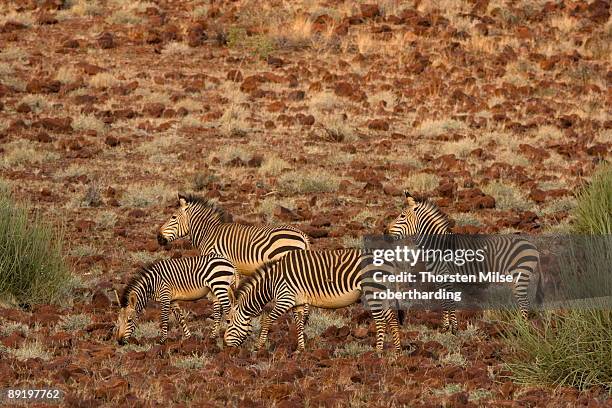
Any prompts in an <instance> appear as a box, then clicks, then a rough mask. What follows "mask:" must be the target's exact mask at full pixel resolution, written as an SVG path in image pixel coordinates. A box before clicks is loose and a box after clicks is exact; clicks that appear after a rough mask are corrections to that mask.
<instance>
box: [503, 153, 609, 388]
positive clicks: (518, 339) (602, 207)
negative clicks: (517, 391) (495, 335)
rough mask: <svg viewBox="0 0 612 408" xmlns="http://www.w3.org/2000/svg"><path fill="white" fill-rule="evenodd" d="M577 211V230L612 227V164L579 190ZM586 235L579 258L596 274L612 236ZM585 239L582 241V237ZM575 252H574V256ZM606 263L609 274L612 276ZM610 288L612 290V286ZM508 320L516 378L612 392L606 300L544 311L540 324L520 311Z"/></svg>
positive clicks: (603, 231)
mask: <svg viewBox="0 0 612 408" xmlns="http://www.w3.org/2000/svg"><path fill="white" fill-rule="evenodd" d="M573 215H574V218H575V223H574V225H573V231H572V232H574V233H578V234H582V233H590V234H601V235H603V234H610V233H611V232H612V228H611V226H612V221H611V220H612V166H610V165H604V167H602V168H601V169H600V170H599V171H598V172H597V173H596V174H595V176H594V177H593V180H592V182H591V184H590V185H589V186H588V187H586V188H585V189H583V190H582V191H581V192H580V193H579V194H578V203H577V207H576V208H575V209H574V212H573ZM582 238H584V239H587V238H588V240H587V245H586V247H583V248H582V251H583V253H582V254H580V253H578V254H577V255H578V256H577V257H576V259H583V261H584V259H589V260H590V261H589V262H590V264H591V266H590V269H589V270H590V272H595V274H594V276H595V279H596V278H597V276H598V275H602V273H601V271H600V269H601V268H602V267H604V268H605V266H603V265H600V264H601V261H604V263H605V261H606V257H607V255H606V254H609V253H610V252H609V250H610V249H609V243H610V240H609V239H606V237H600V238H597V237H592V238H589V237H582ZM576 239H577V237H570V241H571V242H574V241H576ZM584 239H582V240H579V241H580V242H582V241H584ZM602 245H603V246H602ZM566 252H567V251H566ZM569 252H572V253H573V251H569ZM572 253H569V255H570V256H573V255H572ZM579 255H586V256H587V258H585V257H584V256H583V257H582V258H581V257H579ZM593 257H596V259H593ZM566 261H567V260H566V259H563V260H562V262H563V264H566V263H567V264H568V265H570V266H571V265H574V266H576V267H577V266H578V264H577V263H574V264H572V262H566ZM593 261H598V262H593ZM607 268H609V261H608V262H607ZM607 268H606V271H607V273H606V275H607V276H608V279H607V282H609V269H607ZM591 279H593V278H592V277H591ZM564 283H565V284H566V286H567V285H569V286H573V285H574V284H575V282H574V283H572V282H569V283H567V282H564ZM602 284H604V285H609V284H606V283H602ZM583 286H587V289H588V285H583ZM591 286H593V285H591ZM608 288H609V286H608ZM591 293H592V292H591ZM607 293H608V294H609V291H608V292H607ZM570 295H571V293H570ZM504 320H505V323H506V324H505V326H506V330H505V331H504V337H505V340H506V341H507V342H508V344H509V345H510V346H511V347H512V348H513V349H514V350H515V351H516V355H515V356H513V357H512V358H511V359H510V360H509V361H508V366H509V368H510V369H511V370H512V375H513V378H514V379H515V380H516V381H518V382H520V383H528V384H539V383H549V384H554V385H560V386H573V387H576V388H578V389H580V390H585V389H588V388H591V387H596V386H600V387H603V388H604V389H605V390H606V391H607V392H608V394H612V365H611V364H610V361H612V347H610V339H612V311H611V310H610V309H606V308H602V307H601V306H600V307H599V308H596V307H593V306H591V307H590V308H589V307H588V305H587V306H586V307H581V308H575V309H569V310H561V311H546V312H544V313H543V316H542V328H541V329H537V328H535V327H533V325H532V324H531V323H529V322H525V321H523V320H522V319H520V318H518V317H516V316H515V315H513V317H512V318H509V317H508V316H506V317H505V318H504Z"/></svg>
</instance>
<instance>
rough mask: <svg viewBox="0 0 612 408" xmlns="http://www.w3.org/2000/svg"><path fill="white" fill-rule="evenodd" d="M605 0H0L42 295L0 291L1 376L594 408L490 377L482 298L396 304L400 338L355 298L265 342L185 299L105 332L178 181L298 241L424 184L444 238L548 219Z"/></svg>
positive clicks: (85, 385) (11, 161) (353, 233)
mask: <svg viewBox="0 0 612 408" xmlns="http://www.w3.org/2000/svg"><path fill="white" fill-rule="evenodd" d="M611 44H612V23H611V22H610V4H609V2H607V1H603V0H595V1H593V2H587V1H561V2H559V1H541V0H533V1H527V0H518V1H502V0H490V1H488V0H475V1H472V0H438V1H419V0H414V1H405V2H404V1H393V0H382V1H379V2H377V3H369V4H368V3H364V2H357V1H333V0H330V1H316V0H313V1H294V2H292V1H280V0H278V1H271V0H262V1H244V0H238V1H170V0H159V1H120V0H108V1H105V0H91V1H88V0H16V1H11V2H2V4H1V5H0V179H1V180H2V182H3V183H4V184H6V185H7V186H8V188H9V189H10V190H12V192H13V195H14V197H15V198H16V199H17V200H18V201H19V202H20V203H24V204H27V205H29V206H30V207H31V210H32V212H34V210H36V211H37V212H38V214H39V215H40V216H41V217H42V219H44V220H45V221H47V222H49V223H52V224H53V225H55V226H56V227H57V228H58V229H59V230H61V231H62V233H63V236H64V245H63V253H64V255H65V256H66V259H67V261H68V263H69V265H70V269H71V271H72V273H73V274H74V275H75V280H74V282H73V286H74V289H73V290H72V291H71V296H69V297H67V298H65V299H63V300H62V301H61V302H59V304H52V305H47V304H43V305H35V306H32V307H30V308H19V307H18V306H17V305H15V304H12V303H11V302H10V299H8V300H7V301H6V302H5V303H3V305H2V308H0V356H1V357H0V388H6V387H12V386H19V387H21V388H24V387H26V388H27V387H29V388H35V387H41V386H46V387H47V388H60V389H62V390H63V391H64V392H65V393H66V395H65V397H64V404H66V405H67V406H88V407H89V406H117V404H123V405H126V406H158V405H159V406H168V405H183V406H187V405H194V406H211V407H212V406H224V405H228V406H240V407H249V406H253V407H269V406H276V407H294V406H295V407H298V406H310V407H314V406H342V407H344V406H347V407H348V406H351V407H359V406H364V407H365V406H381V407H382V406H394V407H400V406H414V407H417V406H418V407H421V406H422V407H429V406H431V407H437V406H447V407H460V406H508V407H510V406H517V407H518V406H521V407H522V406H533V407H535V406H563V407H573V406H589V407H597V406H602V407H603V406H610V400H609V399H607V400H606V395H608V394H605V393H604V392H603V391H602V390H601V389H599V388H595V389H591V390H588V391H585V392H578V391H577V390H575V389H573V388H564V387H560V388H555V387H551V386H549V385H544V384H542V385H522V384H519V383H515V382H513V381H511V380H510V379H509V377H508V375H509V371H508V370H507V368H506V366H505V365H504V362H505V359H506V357H507V356H508V355H510V354H511V353H512V350H509V349H508V348H507V347H506V346H505V344H504V342H503V341H502V339H501V337H500V326H499V325H498V324H497V323H496V321H495V314H494V313H484V314H482V313H478V314H476V313H463V314H462V315H461V319H460V328H461V331H460V334H459V335H457V336H453V335H450V334H446V333H440V321H441V320H440V313H435V312H424V311H415V312H411V313H409V314H408V322H407V323H405V325H404V326H403V327H402V342H403V345H404V349H405V351H404V354H403V355H401V356H399V357H392V353H391V350H389V353H388V354H384V355H382V356H378V355H376V353H375V352H374V351H373V345H374V343H375V336H374V334H375V328H374V323H373V320H372V319H371V317H370V316H369V314H368V313H366V312H365V311H364V310H363V308H361V307H360V306H354V307H350V308H347V309H343V310H340V311H329V312H321V311H318V312H315V313H314V315H313V317H312V319H311V322H310V323H309V326H308V329H307V332H306V333H307V335H308V340H307V351H306V352H305V353H304V354H302V355H294V354H293V350H294V349H295V346H296V334H295V329H294V326H293V324H292V323H291V320H290V319H289V318H288V317H287V318H283V319H281V321H280V322H278V324H276V325H274V327H273V328H272V330H271V334H270V341H269V346H268V351H260V352H258V353H253V352H252V351H251V347H252V343H251V342H250V343H249V344H247V346H246V347H244V348H242V349H239V350H230V349H227V348H223V347H222V342H221V341H220V340H217V339H215V340H210V339H208V333H209V330H210V326H211V320H210V317H211V315H212V307H211V304H210V302H207V301H200V302H197V303H185V305H184V307H185V309H187V310H189V311H190V314H189V317H188V321H189V324H190V326H191V328H192V331H193V332H195V336H194V337H193V338H191V339H189V340H186V341H182V340H181V337H180V332H179V331H178V327H177V326H176V325H174V324H173V325H172V327H171V332H170V340H169V341H168V342H167V343H166V344H165V345H158V344H157V343H156V340H157V339H158V338H159V337H158V336H159V330H158V327H159V320H158V319H159V317H158V316H159V309H157V308H156V307H151V308H149V309H148V311H147V313H146V315H145V316H144V318H143V319H142V320H141V322H140V325H139V329H138V332H137V335H136V338H135V339H132V340H130V344H128V345H127V346H124V347H119V346H117V344H116V343H115V342H114V341H113V339H112V329H113V327H114V323H115V320H116V315H117V310H118V307H117V302H116V301H115V295H114V292H113V290H115V289H116V290H118V291H119V293H121V290H122V288H123V286H124V284H125V283H126V282H127V280H128V279H129V276H130V275H131V274H132V273H133V272H134V271H136V270H137V268H138V266H139V265H142V264H144V263H147V262H150V261H153V260H155V259H159V258H162V257H169V256H174V257H180V256H189V255H193V254H195V253H197V252H196V251H194V250H193V249H191V247H190V243H189V241H188V240H184V241H176V242H174V243H172V244H171V245H170V246H169V247H166V248H162V247H160V246H159V245H158V243H157V241H156V232H157V229H158V228H159V226H160V225H161V224H162V223H163V222H165V221H166V220H167V218H168V217H169V216H170V214H171V213H172V211H173V209H174V208H176V206H177V192H178V191H186V192H193V193H196V194H200V195H202V196H204V197H208V198H211V199H214V200H216V202H218V204H219V205H220V206H221V207H223V208H224V209H225V210H226V211H227V212H228V213H230V214H232V215H233V218H234V220H235V221H240V222H246V223H254V224H266V223H290V224H292V225H295V226H297V227H298V228H300V229H302V230H303V231H304V232H306V233H307V234H309V235H310V237H311V238H312V243H313V247H314V248H316V249H329V248H340V247H356V246H359V245H361V238H362V237H363V236H364V235H366V234H380V233H382V232H383V230H384V228H385V226H386V225H387V223H388V222H389V221H391V220H392V219H393V218H394V217H395V216H396V215H397V214H398V213H399V211H400V210H401V209H402V207H403V195H402V191H403V189H408V190H409V191H411V192H412V193H414V194H415V195H419V196H422V197H427V198H430V199H431V200H432V201H434V202H435V203H437V204H438V205H439V206H440V207H441V208H442V209H443V211H445V212H446V213H447V214H448V215H449V216H450V217H451V218H452V219H453V220H454V227H453V230H454V231H455V232H463V233H512V232H524V233H533V234H541V233H543V232H546V231H554V232H564V231H567V230H568V228H569V226H570V224H571V221H572V220H571V217H570V216H569V214H570V213H571V210H572V209H573V208H574V206H575V205H576V199H575V197H574V193H575V192H576V191H577V189H578V188H580V187H581V186H583V185H584V184H585V183H587V182H588V181H589V180H590V177H591V176H592V174H593V171H594V169H595V168H596V166H597V165H599V164H600V163H602V162H605V161H609V160H610V152H611V150H612V119H611V115H610V113H611V102H612V93H611V92H610V89H612V88H611V87H610V82H611V81H612V68H611V62H612V61H611V59H610V56H611V55H612V53H611V51H612V50H611Z"/></svg>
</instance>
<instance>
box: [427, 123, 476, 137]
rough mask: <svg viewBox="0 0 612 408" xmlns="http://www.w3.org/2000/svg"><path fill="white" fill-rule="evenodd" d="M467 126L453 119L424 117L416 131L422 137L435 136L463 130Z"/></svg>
mask: <svg viewBox="0 0 612 408" xmlns="http://www.w3.org/2000/svg"><path fill="white" fill-rule="evenodd" d="M466 128H467V126H466V125H465V123H463V122H459V121H457V120H454V119H436V120H431V119H426V120H424V121H423V122H421V124H420V125H419V126H418V127H417V129H416V131H417V132H418V133H419V134H421V135H422V136H423V137H429V138H431V137H437V136H440V135H443V134H446V133H454V132H460V131H462V130H465V129H466Z"/></svg>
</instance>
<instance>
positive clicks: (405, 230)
mask: <svg viewBox="0 0 612 408" xmlns="http://www.w3.org/2000/svg"><path fill="white" fill-rule="evenodd" d="M404 194H405V196H406V205H407V208H406V209H405V210H404V211H403V212H402V213H401V214H400V215H399V216H398V217H397V219H396V220H395V221H394V222H393V223H392V224H391V225H389V227H388V233H389V234H390V235H393V236H396V237H410V236H412V237H414V238H415V241H416V245H417V247H419V248H420V249H425V250H428V249H429V250H431V249H434V250H436V249H446V248H449V246H450V247H452V248H455V249H456V248H461V249H484V261H483V262H468V263H466V264H464V265H462V266H457V265H455V264H454V263H453V262H435V261H433V262H427V264H426V268H427V270H428V271H429V272H432V273H434V274H457V273H461V274H478V273H479V272H481V271H495V272H500V273H502V274H510V275H512V278H513V279H512V281H513V293H514V297H515V299H516V301H517V303H518V305H519V308H520V310H521V314H522V315H523V317H524V318H527V316H528V311H529V309H530V302H529V299H528V288H529V283H530V281H531V280H532V278H533V277H534V276H535V275H536V274H537V272H538V271H539V269H538V268H539V263H540V253H539V251H538V249H537V248H536V246H535V245H534V244H532V243H531V242H529V241H527V240H525V239H524V238H521V237H513V236H509V235H499V236H486V237H466V236H461V235H455V236H452V237H450V236H449V234H451V231H450V223H449V220H448V218H447V216H446V214H444V213H443V212H442V211H441V210H440V209H439V208H438V207H437V206H436V205H435V204H433V203H431V202H429V201H416V200H415V199H414V198H413V197H412V196H411V195H410V193H409V192H407V191H405V192H404ZM438 261H439V260H438ZM441 286H442V287H443V288H445V289H447V290H451V289H452V284H448V285H445V284H442V285H441ZM540 289H541V288H540V282H539V280H538V291H539V290H540ZM450 302H451V301H446V302H443V304H442V307H443V309H444V322H443V327H444V329H449V328H450V330H451V331H453V332H456V330H457V318H456V315H455V310H454V309H453V308H452V307H451V306H452V305H451V303H450Z"/></svg>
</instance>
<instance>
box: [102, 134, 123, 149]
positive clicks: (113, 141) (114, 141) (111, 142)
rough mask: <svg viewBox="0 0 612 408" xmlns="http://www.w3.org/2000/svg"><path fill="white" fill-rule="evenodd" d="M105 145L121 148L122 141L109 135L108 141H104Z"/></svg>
mask: <svg viewBox="0 0 612 408" xmlns="http://www.w3.org/2000/svg"><path fill="white" fill-rule="evenodd" d="M104 143H106V144H107V145H109V146H110V147H115V146H119V143H120V141H119V139H117V138H116V137H115V136H110V135H109V136H106V139H104Z"/></svg>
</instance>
